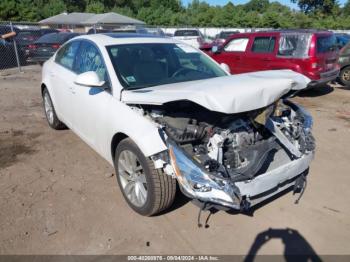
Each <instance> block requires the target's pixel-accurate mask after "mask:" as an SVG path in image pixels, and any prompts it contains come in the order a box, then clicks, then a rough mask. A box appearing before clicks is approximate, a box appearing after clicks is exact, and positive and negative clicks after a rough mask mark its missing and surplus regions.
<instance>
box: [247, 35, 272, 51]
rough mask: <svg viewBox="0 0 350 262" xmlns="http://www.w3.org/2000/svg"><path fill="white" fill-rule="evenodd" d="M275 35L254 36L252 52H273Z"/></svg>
mask: <svg viewBox="0 0 350 262" xmlns="http://www.w3.org/2000/svg"><path fill="white" fill-rule="evenodd" d="M275 42H276V38H275V37H270V36H267V37H265V36H264V37H255V39H254V42H253V46H252V52H254V53H273V50H274V49H275Z"/></svg>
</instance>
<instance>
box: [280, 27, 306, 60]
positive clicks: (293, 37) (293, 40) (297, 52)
mask: <svg viewBox="0 0 350 262" xmlns="http://www.w3.org/2000/svg"><path fill="white" fill-rule="evenodd" d="M311 36H312V34H303V33H298V34H283V35H281V37H280V41H279V49H278V55H279V56H284V57H291V58H305V57H308V55H309V47H310V41H311Z"/></svg>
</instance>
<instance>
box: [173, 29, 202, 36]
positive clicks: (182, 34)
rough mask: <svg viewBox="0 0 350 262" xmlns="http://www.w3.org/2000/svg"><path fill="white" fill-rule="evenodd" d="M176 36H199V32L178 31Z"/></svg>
mask: <svg viewBox="0 0 350 262" xmlns="http://www.w3.org/2000/svg"><path fill="white" fill-rule="evenodd" d="M174 36H199V32H198V31H197V30H178V31H176V32H175V34H174Z"/></svg>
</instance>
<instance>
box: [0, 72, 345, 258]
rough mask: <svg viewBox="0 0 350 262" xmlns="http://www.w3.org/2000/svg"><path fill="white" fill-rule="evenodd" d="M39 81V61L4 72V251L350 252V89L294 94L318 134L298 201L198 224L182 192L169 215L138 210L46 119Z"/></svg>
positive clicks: (100, 164) (0, 139)
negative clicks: (144, 213)
mask: <svg viewBox="0 0 350 262" xmlns="http://www.w3.org/2000/svg"><path fill="white" fill-rule="evenodd" d="M39 86H40V67H30V68H27V69H25V73H22V74H19V73H15V74H10V75H7V76H6V75H5V76H4V75H3V76H1V77H0V210H1V211H0V254H159V253H161V254H240V255H245V254H248V253H250V254H254V253H257V254H285V253H294V254H296V253H308V254H317V255H324V254H349V253H350V219H349V218H350V205H349V201H348V199H349V198H350V190H349V189H348V187H349V186H350V176H349V167H350V162H349V161H350V150H349V148H350V139H349V137H350V136H349V135H350V91H349V90H344V89H341V88H339V87H323V88H319V89H317V90H312V91H308V92H307V93H304V94H302V95H300V96H299V97H296V98H294V100H296V101H297V102H299V103H301V104H303V105H304V106H306V107H307V108H308V109H309V110H310V112H311V113H312V115H313V116H314V120H315V126H314V135H315V137H316V140H317V152H316V157H315V160H314V162H313V163H312V166H311V168H310V176H309V180H308V182H309V183H308V188H307V190H306V192H305V194H304V197H303V198H302V200H301V202H300V204H299V205H295V204H294V200H295V198H296V196H295V195H294V196H293V195H292V194H291V193H288V194H284V195H281V196H280V197H278V198H276V199H275V200H274V201H270V202H268V203H265V204H264V205H261V206H259V207H258V208H257V209H255V210H253V212H252V213H251V214H237V213H233V212H231V213H227V212H218V213H215V214H214V215H212V217H211V219H210V221H209V224H210V227H209V228H197V225H196V223H197V214H198V208H197V207H196V206H194V205H193V204H192V203H191V202H189V201H188V199H186V198H185V197H183V196H181V194H179V195H178V197H177V200H176V202H175V204H174V206H173V207H172V209H171V210H170V211H169V212H167V213H165V214H162V215H159V216H156V217H151V218H147V217H142V216H140V215H138V214H136V213H134V212H133V211H132V210H131V209H130V208H129V207H128V206H127V204H126V202H125V201H124V200H123V198H122V195H121V192H120V191H119V188H118V186H117V183H116V179H115V175H113V172H114V171H113V168H112V167H111V166H109V164H108V163H107V162H106V161H105V160H103V159H102V158H101V157H100V156H98V155H97V154H96V153H95V152H94V151H93V150H92V149H90V148H89V147H88V146H87V145H86V144H84V142H82V141H81V140H80V139H79V138H78V137H77V136H76V135H75V134H73V133H72V132H71V131H70V130H63V131H54V130H52V129H50V128H49V127H48V125H47V123H46V120H45V118H44V114H43V110H42V106H41V97H40V91H39ZM206 215H207V213H204V214H203V218H205V217H206Z"/></svg>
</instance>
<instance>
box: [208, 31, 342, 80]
mask: <svg viewBox="0 0 350 262" xmlns="http://www.w3.org/2000/svg"><path fill="white" fill-rule="evenodd" d="M337 53H338V48H337V44H336V38H335V36H334V34H333V33H332V32H329V31H316V30H281V31H266V32H255V33H241V34H237V35H233V36H231V37H230V38H229V39H228V40H227V41H226V42H225V43H224V45H223V46H219V47H218V46H214V47H213V48H212V51H211V52H209V55H210V56H211V57H212V58H214V59H215V60H216V61H217V62H219V63H225V64H227V65H228V66H229V67H230V70H231V73H233V74H239V73H246V72H253V71H261V70H276V69H291V70H293V71H295V72H298V73H301V74H303V75H305V76H307V77H309V78H310V79H311V80H312V81H311V82H310V84H309V85H310V86H315V85H318V84H322V83H327V82H329V81H331V80H334V79H336V78H337V76H338V73H339V66H338V64H337Z"/></svg>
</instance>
